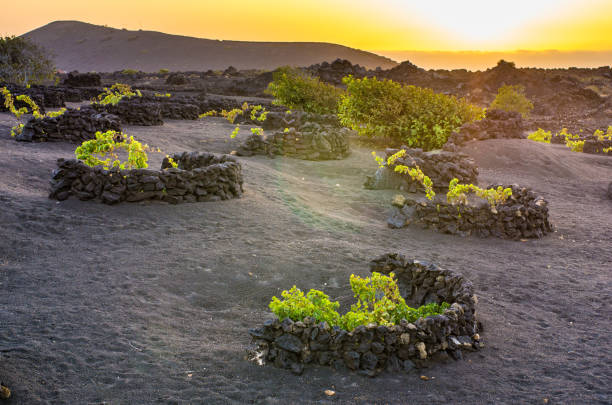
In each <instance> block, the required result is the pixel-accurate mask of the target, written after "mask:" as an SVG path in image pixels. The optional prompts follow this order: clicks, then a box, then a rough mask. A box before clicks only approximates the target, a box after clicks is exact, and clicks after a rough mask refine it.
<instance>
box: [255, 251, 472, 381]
mask: <svg viewBox="0 0 612 405" xmlns="http://www.w3.org/2000/svg"><path fill="white" fill-rule="evenodd" d="M370 270H371V271H372V272H378V273H383V274H389V273H391V272H393V273H395V275H396V276H397V282H398V286H399V289H400V292H401V294H402V296H403V297H404V299H405V300H406V303H407V304H408V305H411V306H412V307H419V306H421V305H424V304H427V303H431V302H436V303H442V302H447V303H449V304H451V306H450V308H449V309H447V310H446V311H444V313H443V314H442V315H434V316H429V317H427V318H420V319H418V320H417V321H415V322H412V323H411V322H407V321H406V320H403V321H402V322H400V324H399V325H392V326H379V325H376V324H369V325H367V326H359V327H357V328H355V329H354V330H353V331H346V330H343V329H340V328H339V327H337V326H334V327H330V325H328V324H327V323H326V322H321V323H316V322H315V321H314V320H313V319H312V318H309V317H307V318H305V319H303V320H300V321H297V322H294V321H292V320H291V319H288V318H287V319H284V320H282V321H281V320H279V319H278V318H274V319H270V320H268V321H266V322H264V325H263V326H262V327H259V328H255V329H251V330H250V331H249V333H250V335H251V337H252V338H253V340H254V343H255V347H254V348H253V349H251V350H250V356H251V358H252V359H253V360H254V361H258V362H260V363H266V364H274V365H275V366H277V367H280V368H284V369H289V370H291V371H292V372H293V373H295V374H301V373H302V372H303V371H304V366H305V365H307V364H318V365H322V366H331V367H333V368H334V369H336V370H338V371H346V370H352V371H356V372H358V373H359V374H361V375H365V376H370V377H373V376H376V375H378V374H379V373H380V372H382V371H385V370H386V371H389V372H392V373H397V372H399V371H411V370H413V369H414V368H415V367H423V366H426V365H427V363H428V362H430V361H436V360H442V359H444V358H448V356H449V355H450V356H451V357H453V358H454V359H461V358H462V357H463V351H464V350H465V351H473V350H477V349H479V348H481V347H482V346H483V343H482V342H481V339H480V336H479V332H480V330H481V327H480V324H479V322H478V321H477V320H476V317H475V312H476V310H475V304H476V302H477V299H476V296H475V295H474V289H473V286H472V283H471V282H469V281H468V280H466V279H465V278H464V277H463V276H461V275H459V274H456V273H454V272H452V271H450V270H444V269H441V268H440V267H438V266H436V265H435V264H432V263H427V262H423V261H417V260H412V259H407V258H406V257H404V256H402V255H400V254H386V255H383V256H381V257H379V258H377V259H375V260H373V261H372V262H371V265H370Z"/></svg>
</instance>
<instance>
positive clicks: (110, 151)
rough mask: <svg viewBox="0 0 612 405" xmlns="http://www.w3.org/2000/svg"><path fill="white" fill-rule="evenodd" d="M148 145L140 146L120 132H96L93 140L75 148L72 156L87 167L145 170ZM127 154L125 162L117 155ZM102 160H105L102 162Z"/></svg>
mask: <svg viewBox="0 0 612 405" xmlns="http://www.w3.org/2000/svg"><path fill="white" fill-rule="evenodd" d="M148 149H149V147H148V145H144V146H143V145H142V144H141V143H140V142H138V141H136V140H135V139H134V137H133V136H130V137H129V138H128V137H127V136H126V135H124V134H123V133H121V132H116V131H112V130H111V131H106V132H100V131H98V132H96V134H95V139H91V140H89V141H85V142H83V143H82V144H81V146H79V147H77V148H76V150H75V151H74V154H75V156H76V158H77V159H80V160H81V161H83V163H85V164H86V165H87V166H90V167H94V166H102V167H104V168H105V169H110V168H119V169H146V168H147V167H148V164H147V160H148V156H147V153H146V150H148ZM121 150H123V151H124V152H126V153H127V160H126V161H121V160H120V158H119V155H118V153H119V152H120V151H121ZM102 158H105V159H104V160H102Z"/></svg>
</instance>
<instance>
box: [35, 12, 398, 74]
mask: <svg viewBox="0 0 612 405" xmlns="http://www.w3.org/2000/svg"><path fill="white" fill-rule="evenodd" d="M23 36H24V37H28V38H30V39H32V40H33V41H35V42H36V43H38V44H40V45H42V46H44V47H45V48H46V49H47V50H48V51H50V52H51V54H52V55H53V57H54V60H55V64H56V66H57V68H58V69H61V70H66V71H70V70H79V71H82V72H87V71H99V72H108V71H115V70H122V69H126V68H129V69H136V70H142V71H145V72H154V71H158V70H159V69H162V68H166V69H169V70H172V71H190V70H195V71H202V70H208V69H213V70H216V69H225V68H227V67H228V66H230V65H231V66H234V67H236V68H238V69H274V68H276V67H278V66H283V65H291V66H309V65H312V64H315V63H319V62H323V61H332V60H335V59H337V58H340V59H347V60H349V61H351V62H352V63H354V64H359V65H362V66H364V67H366V68H369V69H374V68H376V67H378V66H380V67H381V68H383V69H387V68H391V67H393V66H395V65H397V63H395V62H394V61H392V60H391V59H389V58H385V57H383V56H379V55H376V54H373V53H371V52H366V51H361V50H358V49H353V48H349V47H346V46H342V45H337V44H330V43H322V42H248V41H221V40H211V39H202V38H193V37H187V36H180V35H170V34H164V33H161V32H155V31H142V30H139V31H129V30H126V29H116V28H110V27H106V26H100V25H93V24H88V23H84V22H79V21H55V22H52V23H50V24H47V25H45V26H42V27H40V28H37V29H35V30H33V31H30V32H28V33H26V34H24V35H23Z"/></svg>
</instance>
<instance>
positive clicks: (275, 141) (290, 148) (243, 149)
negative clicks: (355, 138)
mask: <svg viewBox="0 0 612 405" xmlns="http://www.w3.org/2000/svg"><path fill="white" fill-rule="evenodd" d="M350 134H351V130H349V129H347V128H335V127H322V126H320V125H319V124H316V123H311V124H310V125H309V126H303V127H302V129H300V130H297V129H295V128H293V127H292V128H289V129H288V131H284V130H282V131H277V132H274V133H273V134H272V135H256V134H252V135H250V136H249V137H248V138H247V139H246V140H245V142H244V143H242V144H241V145H240V147H239V148H238V150H237V154H238V155H239V156H253V155H268V156H274V155H283V156H289V157H293V158H297V159H304V160H335V159H344V158H346V157H348V155H349V154H350V150H349V137H350Z"/></svg>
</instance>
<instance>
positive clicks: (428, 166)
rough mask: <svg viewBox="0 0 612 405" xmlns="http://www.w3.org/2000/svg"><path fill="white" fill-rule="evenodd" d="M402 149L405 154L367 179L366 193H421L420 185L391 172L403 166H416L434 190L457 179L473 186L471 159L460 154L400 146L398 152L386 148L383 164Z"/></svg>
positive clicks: (404, 176) (407, 177)
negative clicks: (375, 191) (372, 191)
mask: <svg viewBox="0 0 612 405" xmlns="http://www.w3.org/2000/svg"><path fill="white" fill-rule="evenodd" d="M402 149H403V150H405V151H406V155H405V156H404V157H401V158H399V159H397V160H396V163H395V164H394V165H392V166H391V167H387V166H385V167H381V168H378V170H376V173H375V174H374V175H373V176H368V177H367V179H366V182H365V184H364V187H365V188H367V189H370V190H381V189H395V190H404V191H409V192H412V193H414V192H416V191H417V190H423V186H422V185H421V184H420V183H419V182H418V181H414V180H412V178H411V177H410V176H409V175H407V174H400V173H397V172H395V171H394V168H395V166H397V165H404V166H409V167H414V166H419V168H420V169H421V170H422V171H423V173H425V175H426V176H428V177H429V178H430V179H431V181H432V182H433V184H434V188H435V189H437V190H441V189H445V188H448V183H449V182H450V181H451V180H452V179H454V178H457V179H459V182H460V183H463V184H466V183H467V184H471V183H475V182H476V179H477V177H478V167H477V166H476V163H475V162H474V159H472V158H471V157H469V156H468V155H466V154H464V153H460V152H447V151H431V152H423V150H422V149H418V148H408V147H406V146H402V147H401V148H400V149H387V150H386V151H385V161H386V160H387V159H388V158H389V157H390V156H391V155H393V154H395V153H397V152H398V151H400V150H402Z"/></svg>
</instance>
